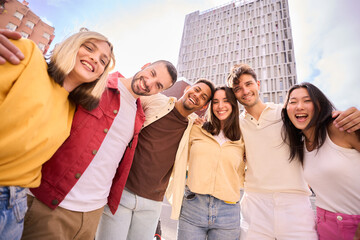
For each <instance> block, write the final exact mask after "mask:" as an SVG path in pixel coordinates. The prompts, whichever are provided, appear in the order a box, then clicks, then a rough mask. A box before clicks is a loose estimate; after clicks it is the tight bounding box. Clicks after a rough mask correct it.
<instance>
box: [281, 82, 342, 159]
mask: <svg viewBox="0 0 360 240" xmlns="http://www.w3.org/2000/svg"><path fill="white" fill-rule="evenodd" d="M299 88H305V89H306V90H307V91H308V93H309V96H310V99H311V101H312V102H313V104H314V116H313V118H312V119H311V120H310V122H309V124H308V125H307V126H306V129H309V128H310V127H313V126H314V127H315V131H314V133H315V139H314V147H315V148H317V149H319V148H320V147H321V146H322V145H323V144H324V142H325V139H326V129H327V126H328V125H329V124H330V123H332V121H333V118H332V111H333V110H335V107H334V105H333V104H332V103H331V102H330V100H329V99H328V98H327V97H326V96H325V95H324V93H323V92H321V91H320V89H318V88H317V87H316V86H314V85H313V84H311V83H308V82H304V83H300V84H296V85H294V86H292V87H291V88H290V89H289V92H288V96H287V99H286V102H285V105H284V108H283V109H282V112H281V117H282V120H283V122H284V125H283V128H282V138H283V140H284V142H285V143H287V144H289V146H290V156H289V160H290V161H292V160H293V159H294V158H296V157H298V158H299V160H300V162H301V163H303V161H304V138H305V136H304V135H303V133H302V131H301V130H300V129H297V128H296V127H295V126H294V124H292V122H291V120H290V118H289V116H288V114H287V109H286V108H287V106H288V103H289V97H290V94H291V93H292V92H293V91H294V90H295V89H299Z"/></svg>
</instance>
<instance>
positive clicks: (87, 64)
mask: <svg viewBox="0 0 360 240" xmlns="http://www.w3.org/2000/svg"><path fill="white" fill-rule="evenodd" d="M81 63H82V64H84V65H85V66H87V67H88V68H89V69H90V70H91V71H93V70H94V69H93V67H92V66H91V65H90V64H89V63H87V62H85V61H81Z"/></svg>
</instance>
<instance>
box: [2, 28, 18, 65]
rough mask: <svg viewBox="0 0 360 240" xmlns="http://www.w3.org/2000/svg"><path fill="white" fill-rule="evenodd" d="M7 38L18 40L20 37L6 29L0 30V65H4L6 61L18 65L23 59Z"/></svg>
mask: <svg viewBox="0 0 360 240" xmlns="http://www.w3.org/2000/svg"><path fill="white" fill-rule="evenodd" d="M8 38H11V39H19V38H21V35H20V33H17V32H13V31H10V30H7V29H0V64H4V63H5V62H6V61H9V62H10V63H12V64H19V63H20V61H21V60H22V59H24V55H23V54H22V52H21V51H20V50H19V49H18V48H17V47H16V46H15V45H14V44H12V43H11V42H10V40H9V39H8Z"/></svg>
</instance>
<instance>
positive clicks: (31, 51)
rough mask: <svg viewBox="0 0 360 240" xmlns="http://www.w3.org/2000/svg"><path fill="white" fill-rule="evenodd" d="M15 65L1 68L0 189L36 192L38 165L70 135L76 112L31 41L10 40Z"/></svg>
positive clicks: (38, 174)
mask: <svg viewBox="0 0 360 240" xmlns="http://www.w3.org/2000/svg"><path fill="white" fill-rule="evenodd" d="M13 43H14V44H15V45H16V46H17V47H18V48H19V49H20V50H21V51H22V52H23V53H24V55H25V59H24V60H23V61H22V62H21V63H20V64H19V65H12V64H10V63H6V64H5V65H0V186H20V187H37V186H39V184H40V179H41V165H42V164H43V163H44V162H45V161H47V160H48V159H49V158H50V157H51V156H52V155H53V154H54V153H55V151H56V150H57V149H58V148H59V147H60V146H61V144H62V143H63V142H64V141H65V139H66V138H67V137H68V136H69V133H70V128H71V123H72V118H73V115H74V110H75V107H74V105H73V104H71V103H70V102H69V100H68V95H69V93H68V92H67V91H66V90H65V89H64V88H63V87H61V86H60V85H59V84H57V83H55V82H54V81H53V79H52V78H50V77H49V75H48V73H47V64H46V62H45V60H44V57H43V55H42V53H41V52H40V50H39V49H38V47H37V46H36V45H35V43H34V42H32V41H30V40H28V39H21V40H18V41H13Z"/></svg>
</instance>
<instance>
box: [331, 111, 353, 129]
mask: <svg viewBox="0 0 360 240" xmlns="http://www.w3.org/2000/svg"><path fill="white" fill-rule="evenodd" d="M332 115H333V117H336V119H335V120H334V125H335V127H337V128H338V129H339V130H340V131H347V132H349V133H350V132H354V131H356V130H358V129H360V111H359V110H358V109H356V108H355V107H351V108H349V109H347V110H346V111H344V112H340V111H334V112H333V114H332Z"/></svg>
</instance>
